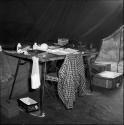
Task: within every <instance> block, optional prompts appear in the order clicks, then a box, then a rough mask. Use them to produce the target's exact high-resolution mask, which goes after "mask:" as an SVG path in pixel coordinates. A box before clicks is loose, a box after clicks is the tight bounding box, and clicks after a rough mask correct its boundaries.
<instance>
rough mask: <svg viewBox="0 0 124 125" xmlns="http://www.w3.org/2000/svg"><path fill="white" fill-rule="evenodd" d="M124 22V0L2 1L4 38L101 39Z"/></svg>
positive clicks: (1, 33)
mask: <svg viewBox="0 0 124 125" xmlns="http://www.w3.org/2000/svg"><path fill="white" fill-rule="evenodd" d="M121 25H123V0H1V1H0V41H2V44H9V42H10V41H11V43H15V42H18V41H32V42H34V41H39V42H47V41H54V42H55V40H56V39H57V38H58V37H67V38H69V39H70V40H77V41H82V42H83V43H85V44H89V43H90V42H94V44H96V45H98V44H99V41H100V40H101V39H103V38H104V37H107V36H108V35H109V34H111V33H112V32H114V31H115V30H116V29H117V28H119V27H120V26H121Z"/></svg>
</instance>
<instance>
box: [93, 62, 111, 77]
mask: <svg viewBox="0 0 124 125" xmlns="http://www.w3.org/2000/svg"><path fill="white" fill-rule="evenodd" d="M103 71H111V64H104V63H102V62H100V63H93V64H91V73H92V74H93V75H95V74H97V73H100V72H103Z"/></svg>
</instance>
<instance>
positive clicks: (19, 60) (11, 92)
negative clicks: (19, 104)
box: [8, 58, 21, 102]
mask: <svg viewBox="0 0 124 125" xmlns="http://www.w3.org/2000/svg"><path fill="white" fill-rule="evenodd" d="M20 62H21V59H20V58H19V59H18V63H17V68H16V72H15V75H14V81H13V84H12V88H11V91H10V95H9V98H8V102H10V100H11V98H12V94H13V89H14V86H15V81H16V78H17V74H18V70H19V65H20Z"/></svg>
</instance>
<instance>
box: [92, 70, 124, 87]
mask: <svg viewBox="0 0 124 125" xmlns="http://www.w3.org/2000/svg"><path fill="white" fill-rule="evenodd" d="M122 79H123V74H122V73H117V72H111V71H103V72H101V73H97V74H96V75H95V76H94V77H93V85H95V86H99V87H104V88H109V89H110V88H117V87H119V86H120V85H121V83H122Z"/></svg>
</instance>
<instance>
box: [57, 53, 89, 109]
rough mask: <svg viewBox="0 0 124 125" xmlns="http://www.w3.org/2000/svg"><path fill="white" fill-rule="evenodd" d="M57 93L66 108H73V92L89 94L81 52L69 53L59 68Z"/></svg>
mask: <svg viewBox="0 0 124 125" xmlns="http://www.w3.org/2000/svg"><path fill="white" fill-rule="evenodd" d="M58 75H59V81H58V86H57V87H58V95H59V97H60V98H61V100H62V102H63V103H64V104H65V106H66V108H67V109H70V108H73V102H74V101H75V94H76V92H79V94H81V95H87V94H89V92H90V90H89V89H88V87H87V82H86V79H85V70H84V62H83V57H82V54H80V53H79V54H69V55H66V58H65V60H64V62H63V64H62V66H61V68H60V70H59V74H58Z"/></svg>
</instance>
